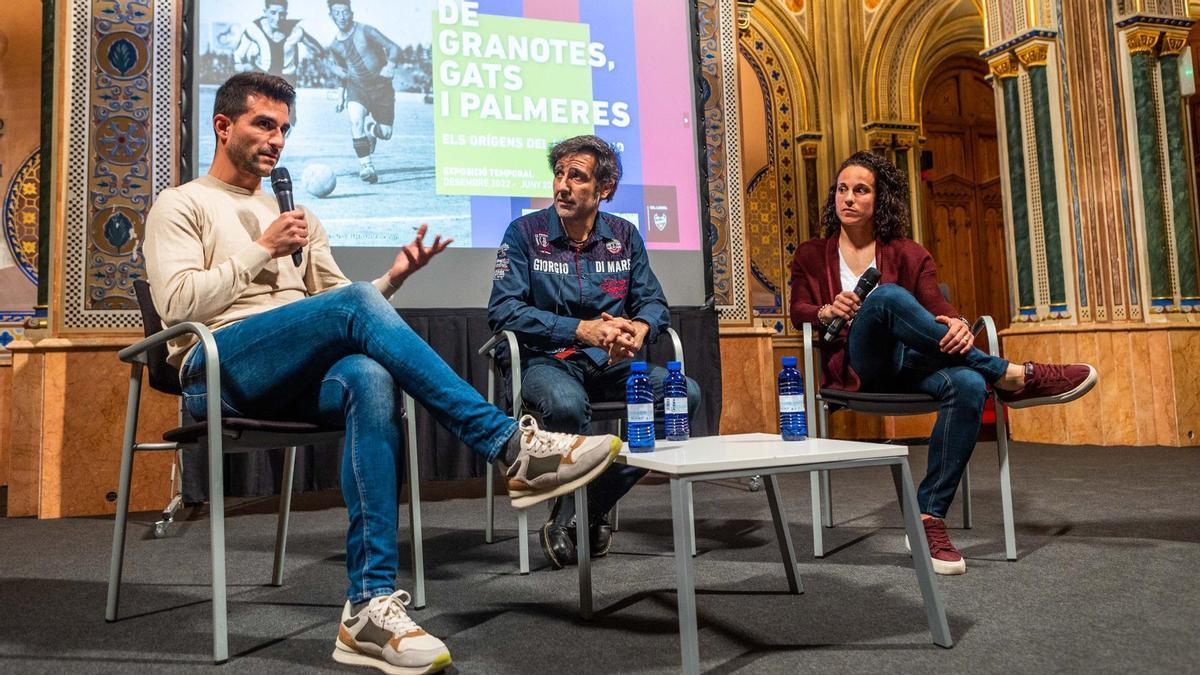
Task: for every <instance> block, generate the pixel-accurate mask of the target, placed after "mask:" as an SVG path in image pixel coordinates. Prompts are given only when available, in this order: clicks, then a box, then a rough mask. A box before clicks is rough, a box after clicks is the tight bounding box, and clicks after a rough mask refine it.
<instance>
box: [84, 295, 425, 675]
mask: <svg viewBox="0 0 1200 675" xmlns="http://www.w3.org/2000/svg"><path fill="white" fill-rule="evenodd" d="M133 283H134V292H135V293H136V294H137V300H138V306H139V308H140V309H141V313H142V324H143V327H144V328H145V335H146V338H145V339H144V340H142V341H141V342H138V343H137V344H134V345H131V346H129V347H126V348H125V349H122V350H121V351H120V352H118V357H119V358H120V359H121V360H122V361H124V362H126V363H129V364H130V374H129V400H128V406H127V408H126V411H125V435H124V440H123V442H122V446H121V475H120V484H119V487H118V490H117V515H116V522H115V524H114V527H113V545H112V559H111V563H110V566H109V576H108V600H107V603H106V605H105V610H104V618H105V620H106V621H108V622H113V621H116V620H117V605H118V602H119V600H120V591H121V569H122V566H123V564H124V558H125V529H126V525H127V523H128V515H129V490H130V481H131V478H132V474H133V456H134V453H135V452H139V451H154V450H158V451H178V450H184V449H206V450H207V451H208V495H209V524H210V529H211V535H210V545H211V549H212V595H213V614H212V625H213V661H214V662H216V663H223V662H225V661H226V660H228V658H229V637H228V628H227V610H226V589H225V508H224V475H223V474H224V470H223V458H224V454H225V453H227V452H229V453H233V452H253V451H258V450H269V449H273V448H286V450H285V453H284V469H283V478H282V482H281V485H280V490H279V518H278V523H277V526H276V532H275V563H274V568H273V570H272V572H271V585H272V586H280V585H282V584H283V568H284V548H285V544H286V541H287V530H288V517H289V515H290V513H291V502H292V478H293V475H294V470H295V465H296V447H297V446H301V445H314V444H319V443H336V442H339V441H340V440H341V438H342V435H343V432H342V430H341V429H335V428H329V427H324V426H321V425H317V424H309V423H305V422H285V421H276V420H263V419H252V418H243V417H223V416H222V415H221V405H220V392H221V380H220V377H219V373H220V366H219V364H220V360H219V355H218V353H217V345H216V342H215V341H214V340H213V337H212V333H211V331H209V329H208V327H206V326H204V325H203V324H200V323H196V322H187V323H181V324H179V325H176V326H171V327H170V328H167V329H165V330H164V329H163V327H162V321H161V320H160V318H159V316H158V312H157V311H156V310H155V308H154V303H153V301H152V299H151V297H150V285H149V284H148V283H146V282H145V281H143V280H137V281H134V282H133ZM188 333H191V334H193V335H195V336H197V337H198V338H199V339H200V344H199V346H198V348H199V349H203V350H204V355H205V362H206V364H207V368H206V383H207V387H208V393H209V397H208V415H207V420H206V421H204V422H195V423H191V424H184V425H182V426H179V427H176V428H174V429H171V430H169V431H167V432H166V433H164V434H163V441H164V442H162V443H139V442H137V441H136V440H135V439H134V436H135V435H136V433H137V422H138V407H139V404H140V402H141V390H142V370H143V368H147V369H148V370H149V371H150V372H149V381H150V386H151V387H153V388H154V389H157V390H158V391H161V392H163V393H164V394H169V395H173V396H179V395H180V394H181V393H182V392H181V390H180V386H179V371H178V370H177V369H176V368H175V367H173V366H171V365H170V364H169V363H167V341H168V340H170V339H172V338H175V337H179V336H181V335H185V334H188ZM404 416H405V427H406V436H407V446H408V453H407V461H406V464H407V465H408V466H407V467H406V473H407V475H408V485H409V490H410V499H409V522H410V526H411V528H412V558H413V560H412V564H413V579H414V589H413V604H414V606H415V607H424V606H425V571H424V555H423V551H422V546H421V516H420V510H421V498H420V492H419V490H418V477H417V458H416V437H415V433H416V430H415V429H414V425H413V424H412V422H411V421H412V420H413V418H414V402H413V400H412V399H411V398H410V397H408V396H407V395H406V396H405V397H404Z"/></svg>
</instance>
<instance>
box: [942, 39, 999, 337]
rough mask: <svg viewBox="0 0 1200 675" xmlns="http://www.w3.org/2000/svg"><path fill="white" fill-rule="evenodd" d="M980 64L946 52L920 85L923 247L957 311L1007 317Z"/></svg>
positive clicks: (993, 149) (995, 155)
mask: <svg viewBox="0 0 1200 675" xmlns="http://www.w3.org/2000/svg"><path fill="white" fill-rule="evenodd" d="M986 75H987V64H986V63H985V62H984V61H982V60H980V59H975V58H970V57H952V58H950V59H947V60H946V61H944V62H943V63H942V64H941V65H939V66H938V68H937V69H936V70H935V74H934V75H933V77H932V78H930V81H929V84H928V85H926V87H925V94H924V98H923V100H922V105H921V110H922V123H923V126H924V130H925V137H926V139H927V140H926V143H925V148H924V149H925V150H927V151H929V152H930V153H931V154H932V159H933V166H932V167H931V168H930V169H929V170H927V171H925V172H924V173H923V181H922V183H923V187H922V189H923V191H924V204H925V221H924V228H925V231H924V233H923V234H924V240H925V247H926V248H927V249H929V252H930V253H931V254H933V258H934V260H936V261H937V263H938V277H939V278H940V280H941V281H942V282H943V283H945V284H947V285H949V287H950V298H951V301H952V302H953V303H954V305H955V307H957V308H958V310H959V311H960V312H962V314H963V316H966V317H967V318H969V319H972V320H973V319H974V318H975V317H978V316H980V315H982V314H991V315H992V316H993V317H994V318H995V319H996V324H997V326H998V327H999V328H1004V327H1006V326H1008V324H1009V319H1010V317H1009V302H1008V274H1007V269H1008V268H1007V265H1006V263H1005V246H1004V207H1003V203H1002V197H1001V190H1000V154H999V139H998V137H997V133H996V108H995V98H994V97H993V94H992V87H991V85H990V84H988V83H987V82H986V81H985V80H984V76H986Z"/></svg>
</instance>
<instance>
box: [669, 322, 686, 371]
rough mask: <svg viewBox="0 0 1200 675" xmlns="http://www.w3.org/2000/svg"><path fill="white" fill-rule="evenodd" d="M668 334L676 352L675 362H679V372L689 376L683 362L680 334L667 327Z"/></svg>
mask: <svg viewBox="0 0 1200 675" xmlns="http://www.w3.org/2000/svg"><path fill="white" fill-rule="evenodd" d="M666 333H667V335H668V336H670V338H671V348H672V349H673V350H674V351H675V358H674V359H672V360H673V361H678V362H679V372H681V373H683V374H684V375H687V366H686V364H684V362H683V341H682V340H680V339H679V333H676V332H675V329H674V328H671V327H670V326H667V330H666Z"/></svg>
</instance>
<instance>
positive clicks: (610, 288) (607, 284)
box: [600, 277, 629, 298]
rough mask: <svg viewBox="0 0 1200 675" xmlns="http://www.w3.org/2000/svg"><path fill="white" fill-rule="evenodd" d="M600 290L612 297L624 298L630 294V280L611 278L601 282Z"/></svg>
mask: <svg viewBox="0 0 1200 675" xmlns="http://www.w3.org/2000/svg"><path fill="white" fill-rule="evenodd" d="M600 290H602V291H604V292H605V293H606V294H608V295H609V296H610V297H614V298H624V297H625V296H626V295H628V294H629V280H628V279H621V278H618V277H609V278H607V279H605V280H604V281H601V282H600Z"/></svg>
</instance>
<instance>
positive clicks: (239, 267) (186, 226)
mask: <svg viewBox="0 0 1200 675" xmlns="http://www.w3.org/2000/svg"><path fill="white" fill-rule="evenodd" d="M302 208H303V207H302ZM304 211H305V219H306V220H307V222H308V246H306V247H305V248H304V251H303V260H302V262H301V264H300V266H299V267H296V266H295V265H294V264H292V259H291V257H290V256H284V257H282V258H271V254H270V253H268V252H267V250H266V249H265V248H263V247H262V246H259V245H258V244H256V243H255V240H257V239H258V238H259V236H261V235H262V233H263V232H264V231H265V230H266V229H267V227H269V226H270V224H271V222H272V221H274V220H275V219H276V218H278V217H279V206H278V205H277V204H276V202H275V198H274V196H273V195H270V194H265V193H264V192H263V191H262V190H261V189H259V190H254V191H250V190H246V189H243V188H239V187H236V186H233V185H229V184H228V183H224V182H222V181H220V180H217V179H216V178H213V177H212V176H201V177H200V178H197V179H196V180H193V181H191V182H189V183H185V184H184V185H180V186H179V187H174V188H167V189H165V190H163V191H162V192H161V193H160V194H159V195H158V198H157V199H155V201H154V206H153V207H152V208H151V209H150V215H149V216H147V218H146V238H145V243H144V245H143V247H142V250H143V252H144V253H145V256H146V273H147V276H148V277H149V281H150V288H151V290H152V292H153V296H154V307H155V308H156V309H157V310H158V313H159V315H160V316H161V317H162V320H163V323H164V324H165V325H167V326H172V325H175V324H177V323H182V322H184V321H198V322H200V323H203V324H204V325H206V326H208V327H209V328H211V329H214V330H215V329H217V328H221V327H222V326H228V325H229V324H231V323H233V322H235V321H238V320H239V319H244V318H246V317H248V316H252V315H254V314H258V313H259V312H265V311H267V310H269V309H273V308H275V307H279V306H281V305H285V304H287V303H289V302H294V301H296V300H300V299H303V298H306V297H308V296H310V295H315V294H317V293H320V292H321V291H326V290H329V289H331V288H337V287H338V286H345V285H347V284H349V283H350V280H349V279H347V278H346V277H345V275H343V274H342V271H341V270H340V269H339V268H338V266H337V263H336V262H335V261H334V259H333V253H332V252H331V251H330V249H329V237H328V236H327V235H326V233H325V228H324V227H322V226H321V221H320V220H318V219H317V217H316V216H315V215H313V213H312V212H311V211H309V210H308V209H304ZM373 283H374V284H375V287H376V288H378V289H379V291H380V292H381V293H383V294H384V296H385V297H390V296H391V295H392V293H394V292H395V290H396V289H394V288H392V287H391V286H389V284H388V278H387V274H384V275H383V276H381V277H380V278H378V279H376V280H375V281H374V282H373ZM196 342H197V339H196V338H195V337H194V336H191V335H187V336H183V337H181V338H177V339H175V340H172V341H171V343H170V345H169V356H168V358H167V361H168V362H169V363H171V364H172V365H174V366H175V367H177V368H178V367H180V366H181V365H182V364H183V360H184V357H185V356H186V355H187V353H188V351H190V350H191V348H192V347H193V346H194V345H195V344H196Z"/></svg>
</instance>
